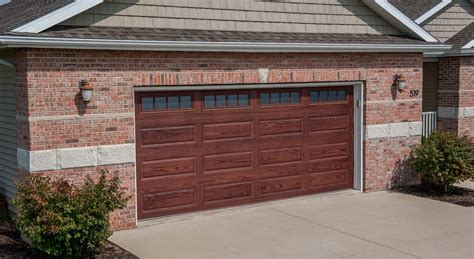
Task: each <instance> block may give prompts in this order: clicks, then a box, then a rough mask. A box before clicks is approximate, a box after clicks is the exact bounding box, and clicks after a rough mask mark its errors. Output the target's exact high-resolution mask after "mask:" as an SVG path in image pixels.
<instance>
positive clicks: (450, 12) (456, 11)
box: [423, 0, 474, 42]
mask: <svg viewBox="0 0 474 259" xmlns="http://www.w3.org/2000/svg"><path fill="white" fill-rule="evenodd" d="M472 22H474V5H473V4H471V3H470V1H469V0H455V1H453V4H452V5H451V6H450V7H449V8H448V9H446V10H445V11H443V12H441V13H439V14H438V15H436V16H435V17H433V18H432V19H430V20H428V21H427V22H426V23H425V24H424V25H423V29H425V30H427V31H428V32H430V33H431V34H432V35H433V36H435V37H436V38H438V39H439V40H440V41H442V42H445V41H447V40H448V39H449V38H451V37H453V36H454V35H456V34H457V33H458V32H459V31H461V30H463V29H464V28H466V27H467V26H468V25H469V24H471V23H472Z"/></svg>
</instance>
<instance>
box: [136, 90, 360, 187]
mask: <svg viewBox="0 0 474 259" xmlns="http://www.w3.org/2000/svg"><path fill="white" fill-rule="evenodd" d="M330 86H353V87H354V184H353V188H354V189H355V190H358V191H363V190H364V187H363V186H364V170H363V160H362V154H363V136H364V132H363V107H364V103H363V102H364V92H363V89H364V83H363V82H362V81H351V82H331V83H299V84H249V85H225V86H223V85H205V86H136V87H135V88H134V90H135V92H165V91H175V92H176V91H202V90H241V89H262V88H271V89H278V88H304V87H330ZM137 180H138V179H137Z"/></svg>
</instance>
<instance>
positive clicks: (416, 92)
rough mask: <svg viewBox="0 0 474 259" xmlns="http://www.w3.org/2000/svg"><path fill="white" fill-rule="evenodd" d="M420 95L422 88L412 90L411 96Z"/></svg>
mask: <svg viewBox="0 0 474 259" xmlns="http://www.w3.org/2000/svg"><path fill="white" fill-rule="evenodd" d="M419 95H420V90H410V97H418V96H419Z"/></svg>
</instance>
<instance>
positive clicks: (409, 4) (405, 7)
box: [388, 0, 441, 20]
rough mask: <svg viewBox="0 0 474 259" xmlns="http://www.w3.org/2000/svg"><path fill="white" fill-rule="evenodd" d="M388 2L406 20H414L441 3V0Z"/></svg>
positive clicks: (397, 0) (396, 0)
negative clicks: (405, 17) (406, 18)
mask: <svg viewBox="0 0 474 259" xmlns="http://www.w3.org/2000/svg"><path fill="white" fill-rule="evenodd" d="M388 2H389V3H391V4H392V5H393V6H395V7H396V8H397V9H398V10H400V11H402V12H403V13H404V14H405V15H406V16H408V18H410V19H412V20H416V19H417V18H419V17H420V16H422V15H423V14H425V13H426V12H428V11H429V10H431V9H433V7H435V6H436V5H438V4H439V3H441V0H416V1H415V0H389V1H388Z"/></svg>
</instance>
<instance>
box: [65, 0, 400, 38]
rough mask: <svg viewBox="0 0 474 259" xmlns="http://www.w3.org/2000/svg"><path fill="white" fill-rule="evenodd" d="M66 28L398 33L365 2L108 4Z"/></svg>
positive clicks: (137, 0) (155, 0) (141, 0)
mask: <svg viewBox="0 0 474 259" xmlns="http://www.w3.org/2000/svg"><path fill="white" fill-rule="evenodd" d="M62 25H73V26H117V27H141V28H170V29H194V30H223V31H268V32H301V33H305V32H306V33H357V34H388V35H400V32H399V31H398V30H397V29H395V28H394V27H392V26H391V25H390V24H389V23H388V22H386V21H385V20H383V19H382V18H381V17H380V16H378V15H377V14H375V13H374V12H373V11H372V10H370V9H369V8H368V7H367V6H365V5H364V3H363V2H362V1H361V0H317V1H315V0H281V1H274V2H272V1H261V0H260V1H257V0H193V1H189V0H173V1H171V0H106V1H105V2H104V3H103V4H100V5H98V6H96V7H94V8H92V9H90V10H88V11H86V12H84V13H82V14H79V15H77V16H75V17H73V18H71V19H69V20H66V21H64V22H63V23H62Z"/></svg>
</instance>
